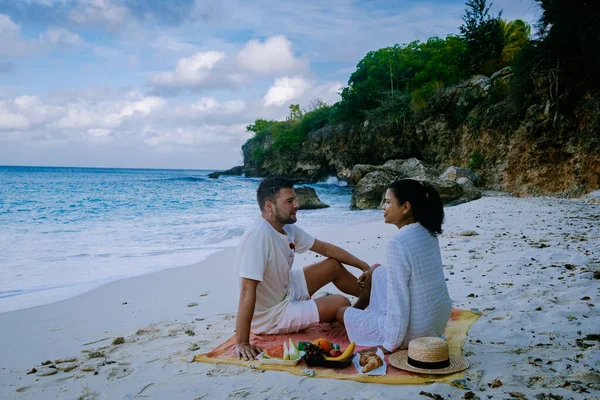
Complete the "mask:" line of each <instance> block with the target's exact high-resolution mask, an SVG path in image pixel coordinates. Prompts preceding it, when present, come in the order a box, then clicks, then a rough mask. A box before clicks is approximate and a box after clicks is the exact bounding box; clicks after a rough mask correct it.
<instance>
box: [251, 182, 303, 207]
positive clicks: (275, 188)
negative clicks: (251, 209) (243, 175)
mask: <svg viewBox="0 0 600 400" xmlns="http://www.w3.org/2000/svg"><path fill="white" fill-rule="evenodd" d="M293 188H294V184H293V183H292V181H290V180H287V179H284V178H265V179H263V180H262V181H261V182H260V185H258V189H257V190H256V201H258V206H259V207H260V210H261V211H263V210H264V208H265V201H267V200H270V201H272V202H273V203H274V202H275V200H276V199H277V195H278V194H279V191H280V190H281V189H293Z"/></svg>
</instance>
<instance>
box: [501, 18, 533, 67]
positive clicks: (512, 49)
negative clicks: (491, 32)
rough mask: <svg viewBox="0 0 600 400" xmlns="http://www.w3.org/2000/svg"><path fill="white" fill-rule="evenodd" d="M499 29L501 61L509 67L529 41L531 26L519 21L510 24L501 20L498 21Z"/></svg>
mask: <svg viewBox="0 0 600 400" xmlns="http://www.w3.org/2000/svg"><path fill="white" fill-rule="evenodd" d="M499 29H500V36H501V38H502V45H503V48H502V61H503V62H504V64H505V65H510V64H512V62H513V60H514V59H515V57H516V55H517V54H518V53H519V51H521V49H522V48H523V46H525V44H526V43H527V41H528V40H529V37H530V36H531V26H529V24H528V23H526V22H525V21H523V20H520V19H516V20H514V21H510V22H507V21H506V20H504V19H502V20H500V21H499Z"/></svg>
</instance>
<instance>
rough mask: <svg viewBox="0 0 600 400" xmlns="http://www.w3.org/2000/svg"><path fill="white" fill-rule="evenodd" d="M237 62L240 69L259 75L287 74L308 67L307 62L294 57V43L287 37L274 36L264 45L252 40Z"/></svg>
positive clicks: (241, 52)
mask: <svg viewBox="0 0 600 400" xmlns="http://www.w3.org/2000/svg"><path fill="white" fill-rule="evenodd" d="M236 60H237V63H238V65H239V66H240V67H242V68H244V69H247V70H249V71H252V72H255V73H258V74H276V73H285V72H289V71H293V70H296V69H299V68H301V67H303V66H305V65H306V61H305V60H300V59H296V58H295V57H294V52H293V51H292V42H290V41H289V40H288V39H287V38H286V37H285V36H274V37H271V38H268V39H267V40H265V41H264V43H261V42H260V41H259V40H250V41H249V42H248V43H246V45H245V46H244V48H243V49H242V50H241V51H240V52H239V53H238V54H237V57H236Z"/></svg>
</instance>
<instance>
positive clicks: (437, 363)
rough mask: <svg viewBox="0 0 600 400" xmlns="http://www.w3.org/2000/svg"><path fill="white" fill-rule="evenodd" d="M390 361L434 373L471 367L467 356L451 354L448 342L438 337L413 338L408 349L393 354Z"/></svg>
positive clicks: (452, 371)
mask: <svg viewBox="0 0 600 400" xmlns="http://www.w3.org/2000/svg"><path fill="white" fill-rule="evenodd" d="M389 362H390V364H392V365H393V366H394V367H396V368H399V369H403V370H406V371H411V372H418V373H420V374H432V375H444V374H453V373H455V372H459V371H464V370H465V369H467V368H469V362H468V361H467V360H466V359H465V358H463V357H461V356H454V355H452V356H451V355H449V352H448V343H446V341H445V340H444V339H441V338H438V337H420V338H417V339H413V340H411V341H410V343H408V350H401V351H397V352H396V353H394V354H392V355H391V356H390V358H389Z"/></svg>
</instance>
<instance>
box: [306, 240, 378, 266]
mask: <svg viewBox="0 0 600 400" xmlns="http://www.w3.org/2000/svg"><path fill="white" fill-rule="evenodd" d="M310 250H311V251H314V252H315V253H319V254H320V255H322V256H323V257H329V258H333V259H335V260H338V261H339V262H341V263H342V264H346V265H351V266H353V267H356V268H358V269H360V270H361V271H363V272H366V271H368V270H369V264H367V263H366V262H364V261H363V260H360V259H359V258H357V257H355V256H354V255H352V254H350V253H349V252H347V251H346V250H344V249H342V248H341V247H338V246H336V245H334V244H331V243H328V242H323V241H321V240H318V239H315V243H314V244H313V245H312V247H311V248H310Z"/></svg>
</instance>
